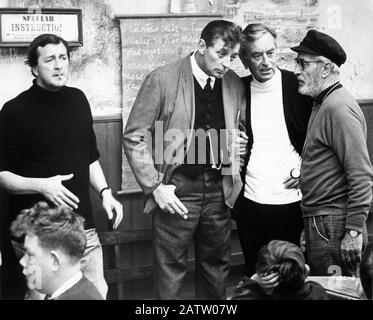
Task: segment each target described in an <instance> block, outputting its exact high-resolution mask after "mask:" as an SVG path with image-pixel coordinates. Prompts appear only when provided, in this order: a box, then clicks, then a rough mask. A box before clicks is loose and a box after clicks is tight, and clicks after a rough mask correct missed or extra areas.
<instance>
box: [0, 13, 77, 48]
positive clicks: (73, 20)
mask: <svg viewBox="0 0 373 320" xmlns="http://www.w3.org/2000/svg"><path fill="white" fill-rule="evenodd" d="M43 33H53V34H56V35H58V36H60V37H62V38H63V39H64V40H66V41H67V42H68V43H69V45H71V46H82V44H83V41H82V19H81V10H71V9H68V10H64V9H59V10H55V9H54V10H53V9H42V10H39V11H35V12H29V11H27V9H0V46H2V47H23V46H28V45H29V44H30V42H31V41H32V40H33V39H34V38H35V37H37V36H38V35H40V34H43Z"/></svg>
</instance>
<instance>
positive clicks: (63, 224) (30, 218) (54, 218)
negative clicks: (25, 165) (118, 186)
mask: <svg viewBox="0 0 373 320" xmlns="http://www.w3.org/2000/svg"><path fill="white" fill-rule="evenodd" d="M11 232H12V234H13V236H15V237H17V238H21V237H23V236H25V235H26V234H30V235H33V236H37V237H38V242H39V245H40V246H41V247H43V248H45V249H49V250H57V249H58V250H61V251H62V252H63V253H64V254H65V255H67V256H68V257H69V258H70V260H71V262H72V263H74V262H77V261H79V260H80V259H81V257H82V256H83V254H84V250H85V246H86V237H85V231H84V218H83V217H81V216H80V215H78V214H77V213H74V212H73V211H71V210H69V209H67V208H66V207H62V206H61V207H57V208H51V207H49V206H48V204H47V203H45V202H39V203H37V204H36V205H35V206H33V207H32V208H31V209H26V210H22V212H21V214H19V215H18V216H17V219H16V220H14V221H13V222H12V224H11Z"/></svg>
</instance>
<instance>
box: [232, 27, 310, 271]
mask: <svg viewBox="0 0 373 320" xmlns="http://www.w3.org/2000/svg"><path fill="white" fill-rule="evenodd" d="M276 39H277V34H276V32H275V31H274V30H273V29H271V28H269V27H267V26H266V25H263V24H260V23H254V24H249V25H247V26H246V28H245V29H244V30H243V31H242V35H241V48H240V58H241V60H242V62H243V64H244V66H245V67H246V68H249V69H250V72H251V75H250V76H248V77H244V78H242V80H243V83H244V85H245V89H246V132H247V135H248V144H247V155H246V159H245V164H244V167H243V170H242V181H243V184H244V187H243V189H242V192H241V195H240V197H239V199H238V201H237V202H236V205H235V209H234V215H233V218H235V219H236V221H237V228H238V234H239V237H240V242H241V247H242V251H243V254H244V257H245V264H246V276H249V277H250V276H251V275H252V274H254V273H255V264H256V258H257V255H258V251H259V249H260V248H261V247H262V246H263V245H265V244H267V243H268V242H269V241H271V240H274V239H278V240H286V241H291V242H293V243H295V244H297V245H299V241H300V235H301V232H302V230H303V221H302V212H301V209H300V199H301V194H300V192H299V189H298V177H299V174H297V173H296V172H297V171H298V172H299V167H300V162H301V157H300V154H301V152H302V148H303V143H304V139H305V136H306V131H307V123H308V119H309V115H310V113H311V108H312V101H311V99H310V98H309V97H306V96H302V95H300V94H299V93H298V83H297V80H296V77H295V76H294V74H293V73H292V72H290V71H287V70H281V69H279V68H278V67H277V66H276V61H277V53H276Z"/></svg>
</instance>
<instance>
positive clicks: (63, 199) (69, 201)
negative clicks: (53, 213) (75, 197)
mask: <svg viewBox="0 0 373 320" xmlns="http://www.w3.org/2000/svg"><path fill="white" fill-rule="evenodd" d="M59 198H60V199H61V200H62V201H63V202H64V203H65V204H67V205H68V207H69V208H71V209H78V205H77V204H76V203H75V202H74V201H72V200H70V199H69V198H68V197H66V196H65V195H64V194H61V195H60V196H59Z"/></svg>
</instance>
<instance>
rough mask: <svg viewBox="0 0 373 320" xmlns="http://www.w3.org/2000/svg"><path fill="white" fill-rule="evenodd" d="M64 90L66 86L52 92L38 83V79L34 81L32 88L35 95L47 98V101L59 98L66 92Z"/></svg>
mask: <svg viewBox="0 0 373 320" xmlns="http://www.w3.org/2000/svg"><path fill="white" fill-rule="evenodd" d="M63 89H64V86H63V87H62V88H61V89H59V90H57V91H51V90H47V89H44V88H42V87H40V86H39V85H38V84H37V83H36V79H34V80H33V81H32V87H31V90H32V91H34V93H36V94H37V95H38V97H40V98H45V99H56V98H58V97H59V96H61V95H62V94H63V91H64V90H63Z"/></svg>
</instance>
